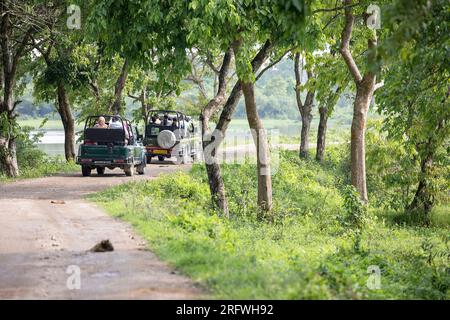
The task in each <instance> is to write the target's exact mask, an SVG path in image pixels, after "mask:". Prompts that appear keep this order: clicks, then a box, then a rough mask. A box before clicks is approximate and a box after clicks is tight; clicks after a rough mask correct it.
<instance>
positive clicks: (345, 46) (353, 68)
mask: <svg viewBox="0 0 450 320" xmlns="http://www.w3.org/2000/svg"><path fill="white" fill-rule="evenodd" d="M344 1H345V2H344V3H345V4H346V5H348V4H351V2H352V0H344ZM354 19H355V18H354V16H353V14H352V10H351V8H350V7H348V6H347V7H346V8H345V26H344V29H343V30H342V34H341V45H340V48H339V50H340V52H341V54H342V57H343V58H344V61H345V63H346V64H347V67H348V69H349V71H350V73H351V74H352V76H353V79H354V80H355V82H356V83H359V82H361V80H362V76H361V73H360V72H359V69H358V66H357V65H356V63H355V60H354V59H353V56H352V54H351V52H350V39H351V37H352V29H353V22H354Z"/></svg>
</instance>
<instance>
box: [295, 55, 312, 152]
mask: <svg viewBox="0 0 450 320" xmlns="http://www.w3.org/2000/svg"><path fill="white" fill-rule="evenodd" d="M312 59H313V58H312V57H311V55H310V57H309V60H312ZM303 61H305V62H306V64H307V65H306V66H305V67H306V74H307V79H306V81H305V83H302V73H303V71H304V69H303V68H302V67H301V66H300V65H303ZM294 71H295V84H296V86H295V98H296V101H297V107H298V110H299V112H300V116H301V118H302V130H301V136H300V152H299V155H300V158H307V157H308V152H309V132H310V129H311V120H312V118H313V115H312V109H313V104H314V96H315V93H316V88H315V80H316V76H315V74H314V70H313V63H310V62H309V63H308V59H307V58H306V57H301V54H300V52H297V53H296V54H295V57H294ZM304 87H306V90H307V92H306V97H305V99H304V101H302V97H301V92H302V88H304Z"/></svg>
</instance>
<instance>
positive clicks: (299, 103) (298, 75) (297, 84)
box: [294, 52, 303, 109]
mask: <svg viewBox="0 0 450 320" xmlns="http://www.w3.org/2000/svg"><path fill="white" fill-rule="evenodd" d="M294 73H295V98H296V99H297V106H298V108H299V109H301V108H302V107H303V102H302V97H301V95H300V88H299V87H300V85H301V84H302V77H301V71H300V53H299V52H297V53H296V54H295V57H294Z"/></svg>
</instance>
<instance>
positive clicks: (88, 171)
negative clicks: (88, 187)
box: [81, 166, 91, 177]
mask: <svg viewBox="0 0 450 320" xmlns="http://www.w3.org/2000/svg"><path fill="white" fill-rule="evenodd" d="M81 173H82V174H83V177H89V176H90V175H91V168H90V167H88V166H81Z"/></svg>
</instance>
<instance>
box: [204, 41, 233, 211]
mask: <svg viewBox="0 0 450 320" xmlns="http://www.w3.org/2000/svg"><path fill="white" fill-rule="evenodd" d="M232 55H233V53H232V50H231V48H230V49H228V51H227V52H226V53H225V54H224V57H223V62H222V66H221V68H220V71H219V75H218V84H217V92H216V94H215V96H214V98H213V99H211V100H210V101H209V102H208V104H207V105H206V106H205V107H204V108H203V109H202V112H201V115H200V123H201V129H202V147H203V154H204V156H205V167H206V173H207V175H208V182H209V190H210V192H211V200H212V203H213V205H214V206H215V207H216V208H217V209H219V211H220V213H221V215H223V216H225V217H229V210H228V202H227V198H226V195H225V185H224V183H223V179H222V175H221V172H220V166H219V164H218V162H217V158H216V152H217V147H218V146H217V147H214V148H210V147H209V146H211V143H214V141H215V139H217V138H218V135H217V134H219V135H221V132H220V131H215V132H214V133H213V134H212V135H211V133H210V130H209V120H210V118H211V116H212V115H213V114H214V113H215V112H216V111H217V110H218V109H219V108H220V107H221V106H222V105H223V104H224V102H225V94H226V87H227V76H228V69H229V67H230V63H231V57H232ZM219 143H220V142H219ZM214 145H215V144H214Z"/></svg>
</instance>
